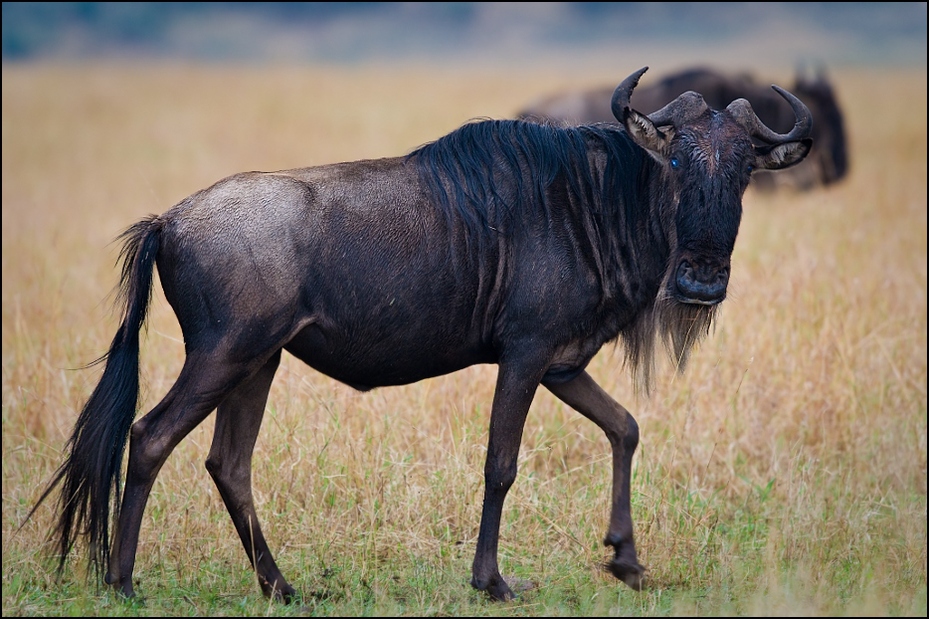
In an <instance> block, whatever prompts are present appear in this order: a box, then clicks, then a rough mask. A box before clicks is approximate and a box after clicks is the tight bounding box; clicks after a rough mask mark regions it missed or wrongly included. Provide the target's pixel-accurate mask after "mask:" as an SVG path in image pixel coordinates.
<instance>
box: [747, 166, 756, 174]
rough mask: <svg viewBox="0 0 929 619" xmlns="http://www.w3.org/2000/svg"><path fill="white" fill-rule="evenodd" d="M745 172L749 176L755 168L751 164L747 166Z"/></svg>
mask: <svg viewBox="0 0 929 619" xmlns="http://www.w3.org/2000/svg"><path fill="white" fill-rule="evenodd" d="M746 170H747V171H748V173H749V174H751V173H752V172H754V171H755V166H753V165H752V164H748V166H747V167H746Z"/></svg>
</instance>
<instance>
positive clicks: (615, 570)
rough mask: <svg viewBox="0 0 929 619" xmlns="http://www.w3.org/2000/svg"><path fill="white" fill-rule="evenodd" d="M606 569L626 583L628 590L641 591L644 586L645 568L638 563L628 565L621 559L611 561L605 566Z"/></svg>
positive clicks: (628, 563)
mask: <svg viewBox="0 0 929 619" xmlns="http://www.w3.org/2000/svg"><path fill="white" fill-rule="evenodd" d="M606 567H607V569H609V570H610V572H611V573H612V574H613V576H615V577H616V578H618V579H619V580H621V581H623V582H624V583H626V585H628V586H629V588H630V589H633V590H635V591H641V590H642V589H643V588H644V586H645V567H644V566H642V565H640V564H639V563H638V562H633V563H630V562H628V561H623V560H621V559H613V560H612V561H610V562H609V563H607V565H606Z"/></svg>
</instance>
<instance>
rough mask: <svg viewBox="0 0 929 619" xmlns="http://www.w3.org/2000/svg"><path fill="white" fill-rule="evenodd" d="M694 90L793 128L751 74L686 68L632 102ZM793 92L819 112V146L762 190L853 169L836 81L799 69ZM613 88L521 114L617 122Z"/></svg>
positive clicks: (565, 96)
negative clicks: (744, 103) (746, 106)
mask: <svg viewBox="0 0 929 619" xmlns="http://www.w3.org/2000/svg"><path fill="white" fill-rule="evenodd" d="M688 90H693V91H695V92H699V93H700V94H701V95H703V98H704V100H705V101H706V103H707V105H709V106H710V107H713V108H717V109H722V108H724V107H725V106H727V105H728V104H729V102H730V101H734V100H736V99H738V98H744V99H748V101H749V103H751V104H752V109H754V110H755V113H756V114H757V115H758V118H760V119H761V121H762V122H763V123H764V124H766V125H767V126H769V127H771V128H772V129H774V130H775V131H788V130H789V129H790V127H792V126H793V123H794V114H793V110H791V108H790V106H789V105H787V102H786V101H784V99H783V98H782V97H780V96H779V95H778V94H777V93H776V92H774V91H773V90H772V89H771V88H770V87H769V86H767V85H766V84H762V83H760V82H759V81H757V80H756V79H755V78H754V77H752V76H751V75H750V74H748V73H731V74H730V73H723V72H720V71H717V70H715V69H711V68H708V67H694V68H689V69H683V70H681V71H677V72H674V73H670V74H668V75H665V76H664V77H662V78H661V79H660V80H658V81H657V82H654V83H652V84H648V85H643V86H642V87H641V88H638V89H636V91H635V93H633V95H632V106H633V107H634V108H635V109H637V110H642V111H643V112H646V113H648V112H651V111H653V110H657V109H659V108H660V107H662V106H663V105H666V104H667V103H668V102H669V101H672V100H674V99H675V98H676V97H678V96H679V95H680V94H681V93H684V92H687V91H688ZM790 91H791V92H792V93H793V94H794V95H796V96H797V97H799V98H800V99H801V100H802V101H803V102H804V104H805V105H806V106H807V107H808V108H809V110H810V112H811V113H812V115H813V132H812V134H811V136H810V137H812V138H813V145H814V146H813V149H812V151H811V152H810V156H809V157H807V158H806V159H805V160H804V161H803V162H802V163H800V164H799V165H797V166H794V167H792V168H791V169H790V170H789V171H787V172H783V173H777V174H769V173H764V172H762V173H760V174H758V175H757V176H756V178H755V179H754V181H753V183H752V185H753V186H755V187H759V188H762V189H768V190H770V189H774V188H776V187H779V186H784V187H792V188H794V189H801V190H806V189H812V188H814V187H819V186H824V185H831V184H833V183H836V182H838V181H840V180H842V179H843V178H844V177H845V176H846V174H847V173H848V168H849V163H848V141H847V138H846V133H845V120H844V115H843V114H842V109H841V106H840V105H839V101H838V97H837V96H836V94H835V89H834V88H833V86H832V83H831V81H830V80H829V78H828V76H827V75H826V73H825V71H824V70H823V69H822V68H819V69H817V70H816V71H815V72H810V71H798V73H797V75H796V77H795V82H794V85H793V86H792V87H791V88H790ZM612 92H613V87H612V86H610V87H601V88H591V89H588V90H573V91H566V92H560V93H556V94H552V95H548V96H545V97H542V98H541V99H539V100H538V101H536V102H534V103H532V104H530V105H528V106H527V107H525V108H524V109H522V110H520V111H519V112H518V113H517V117H518V118H522V119H535V120H548V121H559V122H565V123H569V124H575V125H580V124H590V123H598V122H607V123H615V122H616V118H615V117H614V116H613V112H612V110H611V109H610V95H611V93H612Z"/></svg>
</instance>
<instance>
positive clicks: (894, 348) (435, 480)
mask: <svg viewBox="0 0 929 619" xmlns="http://www.w3.org/2000/svg"><path fill="white" fill-rule="evenodd" d="M637 68H639V67H638V66H634V67H618V68H617V69H616V71H615V74H607V73H604V72H602V71H601V72H590V73H587V74H584V73H572V74H570V75H566V74H564V73H558V72H551V71H549V72H546V71H544V70H542V69H537V70H532V71H526V72H522V73H519V74H513V73H512V72H510V73H507V72H504V71H499V72H493V71H485V70H481V71H478V70H467V69H456V70H451V71H439V70H438V69H430V68H424V67H421V68H406V69H400V68H394V67H373V66H372V67H365V68H352V69H349V68H341V69H335V68H327V67H313V66H302V67H287V68H258V67H255V68H235V69H233V68H222V67H204V66H179V65H172V66H165V65H142V66H138V65H118V64H116V65H92V66H82V65H75V66H63V65H58V66H46V65H36V66H30V65H23V66H19V65H5V66H4V68H3V133H2V136H3V137H2V139H3V226H2V230H3V303H2V309H3V374H2V393H3V427H2V430H3V531H2V532H3V615H4V616H8V615H38V616H49V615H113V616H126V615H129V616H144V615H259V614H269V615H302V614H318V615H358V614H367V615H374V616H382V615H436V614H438V615H573V616H583V615H589V616H602V615H649V616H660V615H771V616H829V615H872V616H909V615H912V616H925V614H926V517H927V513H926V490H927V488H926V486H927V482H926V474H927V470H926V461H927V460H926V380H927V376H926V331H927V330H926V313H927V311H926V307H927V306H926V303H927V301H926V255H927V254H926V252H927V248H926V206H927V203H926V186H927V183H926V169H927V161H926V152H927V150H926V135H927V134H926V87H927V84H926V73H925V70H921V71H913V72H899V73H887V72H880V71H876V70H875V71H873V72H864V71H862V72H853V71H847V72H835V73H834V74H833V78H834V80H835V82H836V87H837V92H838V95H839V98H840V100H841V102H842V103H843V104H844V106H845V110H846V113H847V117H846V122H847V127H848V131H849V134H850V141H851V148H852V152H851V164H852V168H851V174H850V176H849V177H848V178H847V179H846V180H845V181H844V182H843V183H841V184H839V185H837V186H834V187H830V188H827V189H819V190H816V191H812V192H808V193H803V194H791V193H778V194H770V195H769V194H757V193H753V192H752V191H751V190H750V191H749V193H748V194H747V196H746V199H745V214H744V217H743V220H742V228H741V232H740V236H739V240H738V243H737V245H736V250H735V254H734V256H733V277H732V283H731V288H730V290H731V292H730V297H729V299H728V300H727V301H726V303H725V304H724V306H723V309H722V312H721V316H720V320H719V322H718V325H717V327H716V329H715V332H713V333H712V334H711V337H710V338H708V339H707V340H706V341H705V342H704V343H703V344H702V345H701V346H700V347H699V348H698V349H697V350H696V352H695V354H694V355H693V358H692V360H691V363H690V365H689V367H688V370H687V372H686V373H685V374H683V375H675V373H674V372H673V370H672V369H671V368H670V365H669V364H667V363H664V364H662V365H661V366H660V367H659V371H658V381H657V385H656V388H655V389H654V393H653V394H652V396H651V397H650V398H648V399H646V398H642V397H639V398H637V397H636V396H635V395H634V393H633V388H632V385H631V383H630V380H629V377H628V376H627V375H625V374H624V373H623V371H622V351H621V350H619V349H613V348H609V347H607V348H605V349H604V350H603V351H602V352H601V354H600V355H599V356H598V357H597V358H595V360H594V362H593V363H592V364H591V368H590V371H591V373H592V374H593V375H594V377H595V378H596V379H598V381H600V383H601V384H602V385H603V386H604V387H605V388H606V389H607V390H608V391H609V392H610V393H612V394H613V395H614V396H615V397H616V398H617V399H618V400H619V401H620V402H622V403H624V404H625V405H626V406H627V407H628V408H629V409H630V410H631V411H632V413H633V414H634V416H635V417H636V418H637V420H638V422H639V424H640V426H641V444H640V447H639V450H638V451H637V453H636V459H635V462H634V478H633V483H632V491H633V496H632V501H633V505H632V512H633V518H634V519H635V523H636V527H637V528H636V532H637V541H638V546H639V551H640V560H641V561H642V562H643V563H644V564H645V565H646V566H647V567H648V569H649V573H648V575H649V582H650V587H649V588H648V589H647V590H646V591H643V592H640V593H636V592H633V591H631V590H629V589H628V588H626V587H625V586H624V585H622V584H621V583H619V582H618V581H615V580H614V579H613V578H612V577H611V576H610V575H609V574H607V573H605V572H603V571H601V570H600V569H599V568H598V565H599V564H600V563H601V562H602V561H603V560H605V559H607V558H608V556H609V550H608V549H606V548H604V547H603V546H602V545H601V543H600V542H601V539H602V537H603V534H604V533H605V531H606V525H607V516H608V495H609V488H610V469H609V466H610V455H609V443H608V442H607V440H606V438H605V437H604V436H603V435H602V434H601V433H600V431H599V430H597V429H596V428H595V427H594V426H593V424H591V423H590V422H588V421H586V420H585V419H583V418H582V417H581V416H580V415H578V414H576V413H574V412H573V411H571V410H568V409H566V408H565V407H564V406H563V405H562V404H561V403H560V402H558V401H557V400H556V399H555V398H554V397H553V396H551V395H550V394H548V393H547V392H544V391H542V390H540V392H539V394H538V395H537V396H536V400H535V402H534V404H533V407H532V410H531V411H530V414H529V419H528V422H527V425H526V430H525V433H524V437H523V443H522V450H521V455H520V471H519V477H518V478H517V481H516V483H515V485H514V487H513V489H512V491H511V492H510V495H509V497H508V499H507V503H506V506H505V508H504V521H503V525H502V527H501V553H500V556H501V569H502V571H503V572H504V574H515V575H517V576H520V577H522V578H528V579H531V580H534V581H536V582H537V583H539V587H538V588H537V589H535V590H533V591H530V592H528V593H526V594H525V595H524V596H522V597H521V599H520V600H518V601H516V602H514V603H511V604H507V605H501V604H495V603H491V602H489V601H487V600H486V599H485V598H484V597H483V596H481V595H479V594H478V593H477V592H475V591H473V590H472V589H471V587H470V586H469V585H468V578H469V577H470V565H471V559H472V556H473V552H474V546H475V541H476V538H477V529H478V524H479V519H480V508H481V497H482V492H483V472H482V471H483V464H484V453H485V450H486V440H487V424H488V412H489V406H490V402H491V396H492V391H493V382H494V377H495V375H496V372H495V367H493V366H480V367H473V368H470V369H467V370H464V371H461V372H458V373H456V374H453V375H449V376H445V377H441V378H437V379H432V380H428V381H424V382H421V383H418V384H415V385H410V386H406V387H396V388H388V389H381V390H375V391H373V392H369V393H357V392H354V391H352V390H351V389H350V388H348V387H346V386H343V385H341V384H338V383H336V382H334V381H332V380H330V379H328V378H326V377H324V376H322V375H320V374H318V373H317V372H315V371H314V370H311V369H310V368H308V367H306V366H304V365H303V364H301V363H299V362H297V361H296V360H294V359H293V358H290V357H288V356H286V355H285V358H284V360H283V362H282V365H281V369H280V370H279V371H278V374H277V378H276V380H275V383H274V386H273V388H272V391H271V397H270V401H269V403H268V412H267V414H266V416H265V421H264V426H263V429H262V434H261V435H260V437H259V439H258V445H257V448H256V453H255V461H254V467H255V470H254V486H255V492H256V500H257V503H258V511H259V515H260V517H261V518H262V519H263V525H264V528H265V532H266V534H267V536H268V538H269V542H270V544H271V546H272V549H274V550H275V552H276V558H277V560H278V563H279V565H280V566H281V569H282V571H283V572H284V574H285V575H286V576H287V577H288V578H289V579H290V582H291V583H292V584H293V585H294V586H295V587H296V588H297V589H298V590H300V591H301V592H302V593H303V595H304V599H303V601H302V603H301V604H299V605H296V606H289V607H285V606H280V605H276V604H273V603H269V602H268V601H266V600H264V599H263V598H262V597H261V595H260V592H259V589H258V586H257V583H256V582H255V579H254V577H253V575H252V574H251V573H250V572H249V567H248V563H247V560H246V557H245V554H244V552H243V550H242V548H241V546H240V543H239V540H238V538H237V536H236V535H235V532H234V529H233V527H232V524H231V521H230V519H229V517H228V515H227V513H226V511H225V508H224V507H223V504H222V501H221V499H220V497H219V494H218V492H217V490H216V488H215V487H214V485H213V484H212V481H211V480H210V477H209V475H208V474H207V472H206V470H205V469H204V466H203V462H204V460H205V458H206V454H207V451H208V449H209V445H210V440H211V437H212V431H213V430H212V418H210V419H208V420H207V422H206V423H204V424H202V425H201V426H200V427H199V428H197V429H196V430H195V431H194V432H193V433H192V434H191V435H190V436H189V437H188V439H187V440H185V441H184V442H183V443H182V444H181V445H180V446H179V447H178V449H177V450H176V451H175V452H174V453H173V454H172V456H171V458H170V459H169V460H168V462H167V464H166V465H165V467H164V469H163V470H162V472H161V474H160V476H159V477H158V480H157V482H156V484H155V487H154V490H153V492H152V496H151V499H150V501H149V503H148V507H147V510H146V516H145V519H144V521H143V527H142V532H141V535H142V537H141V541H140V545H139V554H138V559H137V563H136V570H135V576H136V579H137V582H138V585H137V587H136V590H137V592H138V593H139V595H140V600H137V601H135V602H132V603H129V604H126V603H124V602H123V601H122V600H120V599H118V598H117V597H116V596H113V595H111V594H110V593H108V592H107V591H106V590H104V589H100V588H98V587H97V586H96V584H95V583H94V582H88V581H87V580H86V579H85V577H84V576H85V573H84V563H83V557H84V556H85V554H84V550H85V549H84V548H83V547H79V548H77V549H76V553H75V557H74V559H73V561H71V562H70V563H69V564H68V569H67V570H66V571H65V574H64V576H63V578H62V579H61V580H57V579H56V578H55V573H54V569H53V568H54V558H50V557H49V552H50V549H49V547H47V546H45V545H44V544H43V543H44V540H45V536H46V534H47V532H48V530H49V527H50V526H51V524H52V522H53V517H54V514H53V512H52V508H53V507H54V502H53V501H48V502H47V503H46V504H44V505H43V506H42V507H41V508H40V509H39V510H38V511H37V513H36V515H35V516H34V518H33V519H32V520H31V521H29V522H28V523H27V524H26V525H25V526H24V527H22V528H21V529H20V528H19V526H20V524H21V523H22V522H23V519H24V517H25V516H26V514H27V513H28V511H29V509H30V508H31V507H32V505H33V504H34V502H35V500H36V499H37V498H38V496H39V494H40V492H41V490H42V488H43V487H44V485H45V484H46V483H47V481H48V480H49V479H50V477H51V475H52V474H53V472H54V471H55V469H56V467H57V466H58V465H59V464H60V461H61V458H62V451H61V450H62V448H63V447H64V443H65V441H66V439H67V437H68V435H69V433H70V431H71V428H72V425H73V423H74V421H75V419H76V415H77V412H78V411H79V410H80V407H81V406H82V404H83V402H84V400H85V399H86V397H87V396H88V395H89V394H90V392H91V391H92V389H93V386H94V384H95V383H96V380H97V378H98V377H99V374H100V370H101V368H99V367H95V368H92V369H86V370H81V369H78V368H80V367H81V366H83V365H85V364H87V363H88V362H90V361H92V360H93V359H95V358H96V357H98V356H99V355H101V354H102V353H103V352H105V351H106V349H107V347H108V346H109V343H110V340H111V338H112V336H113V334H114V332H115V329H116V323H117V316H116V315H115V314H114V313H113V312H112V311H111V300H112V297H110V296H108V295H110V293H111V292H112V290H113V287H114V286H115V284H116V283H117V279H118V269H117V268H116V266H115V260H116V254H117V246H116V245H114V244H113V243H112V241H113V239H114V237H115V236H116V235H117V234H118V233H119V232H121V231H122V230H123V229H124V228H125V227H127V226H128V225H129V224H131V223H133V222H134V221H136V220H137V219H139V218H140V217H142V216H144V215H146V214H149V213H159V212H162V211H164V210H167V209H168V208H169V207H170V206H172V205H173V204H175V203H176V202H178V201H179V200H181V199H182V198H184V197H186V196H187V195H189V194H191V193H193V192H194V191H196V190H198V189H201V188H204V187H206V186H208V185H210V184H212V183H213V182H215V181H216V180H218V179H220V178H222V177H224V176H227V175H229V174H231V173H234V172H240V171H246V170H276V169H284V168H291V167H298V166H307V165H314V164H322V163H329V162H335V161H345V160H354V159H361V158H371V157H380V156H387V155H398V154H403V153H406V152H408V151H409V150H411V149H412V148H414V147H415V146H418V145H420V144H421V143H423V142H426V141H429V140H432V139H434V138H436V137H439V136H440V135H442V134H444V133H446V132H448V131H450V130H452V129H454V128H456V127H457V126H459V125H460V124H461V123H462V122H464V121H465V120H467V119H469V118H472V117H478V116H488V117H495V118H503V117H508V116H511V115H512V114H513V113H514V112H515V110H517V109H518V108H519V107H520V106H521V105H523V104H524V103H525V102H527V101H528V100H530V99H532V98H534V97H535V96H536V95H539V94H543V93H546V92H549V91H550V90H552V89H553V87H555V86H557V85H570V84H575V85H587V84H600V83H603V82H612V81H618V80H619V79H621V78H622V77H625V76H626V75H627V74H628V73H630V72H632V71H633V70H635V69H637ZM660 72H662V68H661V67H657V66H654V67H652V73H654V74H657V73H660ZM787 77H789V75H788V76H787ZM648 79H649V74H646V76H645V77H644V78H643V83H644V82H645V81H647V80H648ZM783 83H784V85H788V83H789V79H786V78H785V80H784V82H783ZM182 359H183V344H182V341H181V336H180V330H179V328H178V326H177V323H176V322H175V320H174V317H173V314H172V313H171V311H170V308H169V307H168V305H167V302H166V301H165V300H164V298H163V296H162V295H161V292H160V289H159V288H158V286H157V283H156V294H155V299H154V303H153V306H152V314H151V316H150V321H149V323H148V328H147V331H146V334H145V336H144V338H143V345H142V377H143V384H144V389H143V404H142V409H143V412H144V411H146V410H148V409H149V408H150V407H151V406H153V405H154V404H155V403H156V402H157V401H158V400H159V399H160V398H161V397H162V395H163V394H164V393H165V392H166V390H167V389H168V388H169V387H170V385H171V384H172V382H173V380H174V378H175V377H176V375H177V372H178V371H179V369H180V366H181V362H182Z"/></svg>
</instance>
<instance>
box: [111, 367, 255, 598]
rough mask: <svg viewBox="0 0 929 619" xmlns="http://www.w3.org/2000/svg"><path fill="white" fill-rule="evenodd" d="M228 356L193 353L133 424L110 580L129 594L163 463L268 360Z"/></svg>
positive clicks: (112, 551)
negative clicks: (230, 359) (144, 521)
mask: <svg viewBox="0 0 929 619" xmlns="http://www.w3.org/2000/svg"><path fill="white" fill-rule="evenodd" d="M225 358H226V355H224V354H216V353H215V352H213V351H211V353H191V354H189V355H188V357H187V359H186V360H185V362H184V367H183V368H182V369H181V373H180V375H179V376H178V378H177V381H176V382H175V383H174V385H173V386H172V387H171V389H170V391H168V393H167V395H165V397H164V399H162V400H161V402H159V403H158V404H157V405H156V406H155V408H153V409H152V410H151V411H150V412H149V413H148V414H147V415H145V416H144V417H142V418H141V419H139V420H138V421H136V422H135V423H134V424H133V425H132V430H131V431H130V435H129V463H128V466H127V469H126V487H125V491H124V492H123V498H122V506H121V508H120V511H119V518H118V520H117V523H116V529H115V531H114V534H113V546H112V548H111V549H110V560H109V565H108V570H107V574H106V579H105V580H106V582H107V584H110V585H113V586H114V587H115V588H116V589H117V590H118V591H120V592H121V593H123V594H124V595H126V596H127V597H131V596H132V595H134V590H133V585H132V571H133V568H134V567H135V557H136V550H137V547H138V543H139V530H140V528H141V525H142V516H143V513H144V511H145V504H146V503H147V502H148V497H149V494H150V492H151V490H152V486H153V485H154V483H155V478H156V477H157V476H158V472H159V471H160V470H161V467H162V465H163V464H164V463H165V461H166V460H167V459H168V456H169V455H170V454H171V452H172V451H173V450H174V448H175V447H176V446H177V444H178V443H179V442H181V440H182V439H183V438H184V437H185V436H187V434H189V433H190V431H191V430H193V429H194V428H195V427H197V425H199V424H200V422H202V421H203V420H204V419H205V418H206V417H207V415H209V414H210V413H211V412H212V411H213V409H215V408H216V407H217V406H218V405H219V403H220V402H221V401H222V400H223V399H224V398H225V397H226V395H227V394H229V393H230V392H231V391H232V390H233V389H234V388H235V387H236V386H237V385H238V384H239V383H240V382H241V381H242V380H244V379H245V378H247V377H248V376H249V375H250V374H251V373H253V372H254V371H255V369H256V367H255V366H257V367H260V366H261V364H262V363H263V360H261V359H258V360H255V361H253V362H252V366H253V367H249V365H246V364H243V363H230V362H228V361H226V360H225Z"/></svg>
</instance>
